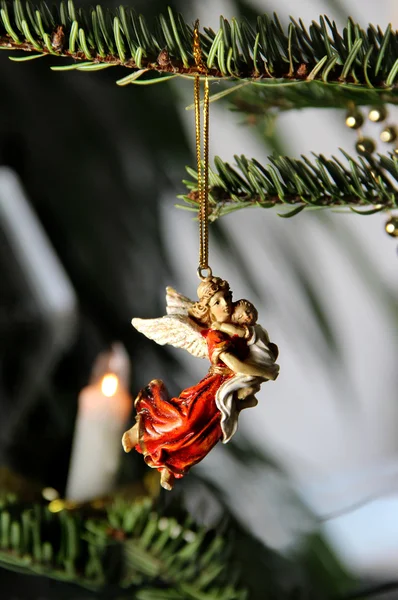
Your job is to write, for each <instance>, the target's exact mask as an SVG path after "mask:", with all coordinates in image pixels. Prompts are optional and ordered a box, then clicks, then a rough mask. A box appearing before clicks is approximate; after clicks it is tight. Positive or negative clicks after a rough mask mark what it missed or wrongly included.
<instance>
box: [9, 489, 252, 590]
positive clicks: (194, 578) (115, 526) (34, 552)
mask: <svg viewBox="0 0 398 600" xmlns="http://www.w3.org/2000/svg"><path fill="white" fill-rule="evenodd" d="M55 502H59V503H60V505H59V508H60V512H53V511H51V510H49V507H47V506H43V505H39V504H36V505H29V506H27V505H20V504H18V503H17V501H16V499H15V498H14V497H10V498H3V499H2V501H1V502H0V566H1V567H3V568H6V569H10V570H14V571H18V572H21V573H25V574H32V575H42V576H46V577H50V578H52V579H58V580H61V581H65V582H70V583H76V584H78V585H80V586H83V587H85V588H88V589H92V590H95V589H99V588H102V587H104V586H105V585H109V584H113V585H118V586H119V587H120V588H131V587H137V586H139V587H140V595H139V596H137V598H138V597H139V598H141V599H142V600H144V598H149V597H150V598H153V599H154V598H156V597H157V595H156V594H157V590H156V588H159V587H160V588H161V592H162V594H163V596H161V597H162V598H166V597H168V596H167V591H168V590H169V591H170V593H171V596H172V598H173V600H186V598H187V597H190V598H199V597H200V599H201V600H214V599H215V598H217V599H220V600H222V599H224V600H245V599H246V597H247V593H246V591H245V590H243V589H242V588H239V587H238V586H237V585H236V580H234V577H233V576H231V565H229V566H228V561H227V554H228V544H227V541H226V540H225V539H223V538H221V537H220V536H219V535H217V534H215V532H209V531H207V530H206V529H205V528H203V527H198V526H195V525H194V524H192V522H191V521H189V522H188V520H187V521H186V522H184V523H182V524H179V523H178V521H177V520H176V519H175V518H170V517H167V516H166V515H164V514H159V513H158V512H155V510H154V506H153V503H152V501H151V500H149V499H142V500H135V501H134V502H131V501H130V502H128V501H126V500H123V499H116V500H114V501H113V502H112V503H110V504H108V505H106V506H105V507H103V508H102V509H94V508H93V507H92V506H84V507H80V509H74V510H66V509H63V510H62V507H63V503H62V501H55Z"/></svg>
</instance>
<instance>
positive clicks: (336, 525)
mask: <svg viewBox="0 0 398 600" xmlns="http://www.w3.org/2000/svg"><path fill="white" fill-rule="evenodd" d="M80 4H81V5H83V3H80ZM103 5H104V6H109V7H112V6H114V5H115V4H113V3H111V2H104V3H103ZM133 6H134V8H136V9H137V11H142V12H143V13H144V14H145V16H146V17H147V18H148V20H149V22H150V21H151V15H157V14H159V13H160V12H163V13H164V12H165V11H166V5H165V3H164V2H161V1H157V0H151V1H149V0H145V1H144V0H135V2H134V4H133ZM173 6H174V7H175V8H176V9H177V10H179V11H181V12H182V13H183V15H184V18H185V19H186V21H188V22H193V21H194V20H195V18H197V17H199V18H200V20H201V26H202V27H204V26H210V27H213V28H214V29H217V28H218V17H219V16H220V15H221V14H222V15H223V16H224V17H227V18H230V17H232V16H237V17H239V16H248V18H249V19H250V18H252V17H253V16H255V15H256V14H260V13H262V12H269V13H272V12H273V11H274V10H276V11H277V12H278V15H279V17H280V19H281V21H282V22H283V23H286V22H287V18H288V16H289V15H292V16H293V17H294V18H296V19H298V18H300V17H301V18H302V19H303V21H304V23H305V24H309V23H310V21H311V20H312V19H318V17H319V14H323V13H325V14H327V15H328V16H329V17H330V18H331V19H335V20H336V22H337V23H338V25H339V27H343V26H344V24H345V21H346V18H347V16H352V17H353V18H354V20H357V21H359V23H360V24H361V26H362V27H366V25H367V24H368V23H369V22H371V23H373V24H375V25H380V27H381V28H382V29H385V27H386V26H387V24H388V23H389V22H392V24H393V27H394V28H395V27H397V25H398V9H397V7H396V4H395V3H394V1H393V0H380V1H379V2H378V3H375V2H372V1H371V0H345V1H344V0H324V1H322V2H320V1H315V0H302V1H300V2H293V1H292V0H290V2H289V1H288V0H279V1H278V3H275V2H273V1H272V0H258V1H256V2H255V1H250V2H249V1H246V0H237V1H236V2H234V1H232V0H231V1H227V0H225V1H220V0H216V1H214V0H212V1H210V0H201V1H200V2H196V3H195V2H187V1H186V0H185V1H182V0H181V1H180V2H175V3H174V4H173ZM57 60H58V62H57ZM50 63H51V64H55V63H56V64H58V63H59V64H63V63H62V61H61V60H59V59H48V58H46V59H44V60H43V61H33V62H29V63H23V64H13V63H11V62H10V61H9V60H8V53H7V52H2V53H1V56H0V73H1V81H2V93H1V95H0V165H1V167H0V250H1V252H0V435H1V439H0V454H1V463H2V464H3V465H6V466H8V467H9V468H11V469H13V470H14V471H17V472H19V473H21V474H22V475H24V476H29V478H30V479H31V480H32V481H34V482H37V484H38V485H44V486H51V487H54V488H56V489H57V490H59V491H60V493H61V494H63V493H64V492H65V486H66V480H67V474H68V466H69V461H70V455H71V447H72V439H73V433H74V426H75V419H76V410H77V403H78V396H79V393H80V390H81V389H82V388H83V387H84V386H86V385H87V383H88V381H89V379H90V375H91V371H92V367H93V363H94V361H95V359H96V358H97V356H98V354H99V353H100V352H103V351H104V350H106V349H107V348H109V346H110V344H111V343H113V342H114V341H119V342H121V343H122V344H123V345H124V347H125V348H126V350H127V352H128V355H129V358H130V362H131V378H130V393H131V395H132V396H133V397H134V396H135V395H136V393H137V392H138V391H139V389H140V388H141V387H143V386H144V385H146V383H147V382H148V381H149V380H150V379H153V378H161V379H164V380H165V381H166V383H167V385H168V387H169V389H170V391H171V392H172V393H175V394H176V393H178V392H179V391H180V390H181V389H183V388H184V387H187V386H189V385H192V384H193V383H194V382H196V381H198V380H199V379H200V378H201V377H202V376H203V374H204V372H205V370H206V367H205V366H204V364H202V362H201V361H197V360H195V359H193V358H190V357H189V356H185V354H184V353H183V352H181V351H177V350H173V349H165V348H161V347H159V346H157V345H156V344H154V343H151V342H150V341H149V340H147V339H146V338H144V337H143V336H141V335H140V334H138V333H137V332H135V331H134V330H133V328H132V327H131V325H130V321H131V318H132V317H133V316H140V317H156V316H160V315H162V314H164V311H165V298H164V289H165V287H166V285H172V286H173V287H175V288H176V289H177V290H179V291H180V292H181V293H183V294H185V295H187V296H190V297H194V296H195V293H196V286H197V277H196V267H197V260H198V257H197V252H198V234H197V222H196V221H194V219H193V217H194V215H193V213H189V212H186V211H182V210H179V209H177V208H175V206H174V205H175V203H176V196H177V195H178V194H182V193H184V186H183V184H182V183H181V180H182V179H183V178H184V177H185V166H186V165H190V166H193V165H194V122H193V112H192V111H187V110H186V107H187V106H188V105H189V104H191V102H192V93H193V89H192V88H193V86H192V84H191V82H189V81H186V80H183V79H181V80H180V79H175V80H173V81H172V82H169V83H162V84H161V85H159V86H149V87H139V86H128V87H125V88H120V87H118V86H117V85H116V84H115V81H116V79H119V78H121V77H123V76H124V75H126V72H125V70H123V69H119V68H113V69H109V70H105V71H100V72H97V73H90V74H89V73H81V72H76V71H72V72H63V73H57V72H53V71H51V70H50V68H49V67H50ZM219 89H220V87H219V84H218V83H217V82H214V83H211V87H210V93H211V94H214V93H216V92H217V91H219ZM231 107H233V96H231V97H230V98H227V99H225V100H223V101H220V102H216V103H214V104H212V105H211V125H210V127H211V155H212V156H214V155H219V156H221V157H222V159H223V160H228V161H233V155H234V154H245V155H246V156H248V157H256V158H257V159H258V160H259V161H260V162H266V160H267V156H268V155H269V154H271V153H272V151H273V150H274V148H275V144H277V145H278V148H279V149H281V151H282V153H286V154H288V155H291V156H295V157H298V156H299V155H300V154H305V155H307V156H309V155H310V153H311V151H314V152H317V153H323V154H325V155H327V156H329V155H332V154H334V155H336V154H337V153H338V149H339V148H340V147H342V148H344V149H345V150H346V151H347V152H349V153H354V146H355V141H356V138H355V134H354V132H352V131H350V130H348V129H347V128H346V127H345V125H344V113H343V112H342V111H337V110H329V109H323V110H316V111H315V110H301V111H296V110H291V111H289V112H286V113H283V114H281V115H280V117H278V120H277V121H276V125H275V131H274V132H273V135H272V136H271V137H272V139H271V142H270V136H269V132H266V131H265V130H264V123H263V122H262V121H260V122H258V123H256V121H255V120H250V119H248V118H247V115H243V114H240V113H238V112H236V111H231V110H229V109H230V108H231ZM390 117H391V118H390V121H391V122H397V120H398V115H397V113H396V112H394V110H391V111H390ZM367 127H369V131H368V133H369V135H370V136H374V137H377V131H376V129H375V125H368V126H367ZM372 128H373V129H372ZM380 151H383V149H382V148H380ZM385 220H386V216H385V215H380V214H377V215H374V216H367V217H361V216H358V215H354V214H347V213H345V214H339V213H332V211H325V212H316V213H311V212H308V213H307V212H304V214H300V215H298V216H296V217H294V218H293V219H291V220H284V219H280V218H279V217H278V216H277V214H276V211H274V210H261V209H250V210H248V209H247V210H244V211H240V212H237V213H234V214H231V215H229V216H227V217H224V218H223V219H222V220H220V222H216V223H215V224H214V225H212V227H211V238H210V263H211V265H212V268H213V272H215V273H216V274H218V275H220V276H222V277H223V278H225V279H227V280H228V281H229V282H230V284H231V288H232V290H233V292H234V297H235V298H240V297H246V298H248V299H250V300H252V301H253V302H254V303H255V304H256V306H257V308H258V310H259V315H260V316H259V321H260V322H261V324H262V325H263V326H264V327H265V328H266V329H267V330H268V331H269V333H270V335H271V338H272V340H274V341H275V342H276V343H277V344H278V345H279V349H280V358H279V361H278V362H279V363H280V366H281V375H280V377H279V379H278V381H277V382H276V383H275V384H274V383H272V384H268V385H267V386H263V389H262V391H261V392H260V394H258V398H259V405H258V406H257V407H256V409H255V410H248V411H245V412H244V413H243V415H242V417H241V419H240V426H239V431H238V433H237V434H236V436H235V438H234V440H233V442H232V443H231V444H229V445H228V446H222V445H221V444H219V445H218V447H216V448H215V450H214V451H213V452H212V453H211V454H210V455H209V456H208V457H207V458H206V460H205V461H204V462H203V463H201V464H200V465H199V466H198V467H196V468H195V469H194V471H193V472H192V474H190V476H189V478H187V479H186V481H185V480H184V481H183V482H181V483H179V484H178V485H179V486H180V487H181V488H183V490H184V494H185V497H186V501H187V503H188V506H189V508H190V509H191V510H192V511H193V512H194V513H195V514H196V515H198V518H200V519H202V520H203V521H204V522H208V523H210V524H211V523H212V522H214V521H216V520H217V518H218V517H219V516H220V514H222V512H223V511H224V510H229V511H231V512H232V514H233V515H234V516H235V517H236V518H237V519H238V521H239V522H240V523H241V524H242V526H243V527H244V528H246V529H247V530H248V531H249V532H252V533H253V534H255V535H256V536H257V537H258V538H259V539H260V540H261V541H262V542H264V543H265V544H266V545H267V546H269V547H271V548H273V549H275V550H277V551H278V552H281V553H286V552H289V549H291V548H292V547H294V546H295V545H296V544H297V543H298V540H299V539H300V536H301V535H302V534H303V532H309V531H313V530H317V531H320V532H321V533H322V535H324V536H325V539H327V540H328V542H329V543H330V544H331V546H332V548H333V549H334V551H335V552H336V554H337V556H338V557H339V558H340V560H341V561H342V562H343V564H344V565H345V566H346V568H347V570H349V571H350V572H352V573H354V574H355V575H357V576H358V577H359V578H363V579H367V578H370V579H375V580H378V581H379V580H380V581H383V580H389V579H392V578H394V577H396V564H397V559H398V404H397V389H398V372H397V369H396V361H397V350H398V337H397V329H396V325H397V292H398V278H397V276H396V273H397V249H396V243H394V241H393V240H392V239H391V238H389V237H388V236H387V235H386V234H385V232H384V222H385ZM131 422H132V418H131ZM145 472H146V468H145V467H144V465H143V461H142V458H141V457H140V456H138V455H134V456H131V455H129V456H125V455H123V456H121V476H120V477H121V481H122V482H124V483H126V482H130V481H139V480H140V479H141V478H142V477H143V475H144V473H145ZM198 490H201V492H200V493H198ZM173 493H174V492H173ZM3 577H4V578H7V577H9V576H8V575H7V574H4V572H0V582H1V581H2V578H3ZM4 581H6V579H4ZM7 581H8V580H7ZM19 593H21V592H19ZM23 597H25V596H23ZM26 597H27V596H26Z"/></svg>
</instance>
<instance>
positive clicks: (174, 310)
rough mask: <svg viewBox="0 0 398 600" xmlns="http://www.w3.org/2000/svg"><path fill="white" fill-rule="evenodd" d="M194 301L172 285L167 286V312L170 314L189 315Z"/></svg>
mask: <svg viewBox="0 0 398 600" xmlns="http://www.w3.org/2000/svg"><path fill="white" fill-rule="evenodd" d="M193 304H194V303H193V302H192V300H190V299H189V298H187V297H186V296H183V295H182V294H180V293H179V292H177V291H176V290H175V289H174V288H172V287H170V286H169V287H167V288H166V312H167V314H168V315H176V314H178V315H187V314H188V309H189V308H190V307H191V306H192V305H193Z"/></svg>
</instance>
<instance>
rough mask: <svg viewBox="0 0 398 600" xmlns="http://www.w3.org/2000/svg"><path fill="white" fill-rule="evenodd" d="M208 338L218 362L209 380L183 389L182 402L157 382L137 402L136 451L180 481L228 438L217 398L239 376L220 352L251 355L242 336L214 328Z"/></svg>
mask: <svg viewBox="0 0 398 600" xmlns="http://www.w3.org/2000/svg"><path fill="white" fill-rule="evenodd" d="M202 335H204V337H205V338H206V341H207V347H208V351H209V358H210V360H211V362H212V367H210V370H209V372H208V374H207V375H206V377H204V378H203V379H202V380H201V381H200V382H199V383H198V384H196V385H194V386H192V387H190V388H187V389H186V390H183V391H182V392H181V394H180V396H179V397H178V398H169V395H168V392H167V389H166V386H165V385H164V383H163V382H162V381H161V380H159V379H154V380H153V381H151V382H150V383H149V384H148V385H147V387H146V388H144V389H143V390H141V392H140V393H139V395H138V396H137V399H136V401H135V408H136V411H137V422H138V430H139V443H138V444H137V446H136V447H135V449H136V450H137V451H138V452H140V453H142V454H143V455H144V459H145V462H146V463H147V464H148V465H149V466H150V467H154V468H157V469H159V470H161V469H162V468H164V467H167V468H168V469H169V470H170V471H171V472H172V473H173V474H174V475H175V477H177V478H181V477H183V476H184V475H186V473H187V472H188V471H189V469H190V468H191V467H192V466H193V465H195V464H196V463H198V462H199V461H201V460H202V459H203V458H204V457H205V456H206V454H208V452H210V450H211V449H212V448H213V447H214V446H215V445H216V444H217V442H218V441H219V440H220V439H221V438H222V431H221V427H220V418H221V413H220V412H219V410H218V408H217V406H216V402H215V397H216V393H217V390H218V389H219V387H220V386H221V385H222V384H223V383H224V381H226V380H227V379H229V378H230V377H232V376H233V375H234V372H233V371H231V370H230V369H228V367H226V365H225V364H224V363H223V362H222V361H220V360H219V355H220V353H222V352H231V353H233V354H234V355H235V356H237V357H238V358H240V359H241V360H244V358H245V357H246V353H247V346H246V344H245V343H244V342H243V340H241V339H240V338H237V337H235V336H234V337H233V338H230V337H229V336H228V335H226V334H224V333H222V332H220V331H213V330H212V329H207V330H205V331H204V332H203V334H202ZM242 342H243V343H242Z"/></svg>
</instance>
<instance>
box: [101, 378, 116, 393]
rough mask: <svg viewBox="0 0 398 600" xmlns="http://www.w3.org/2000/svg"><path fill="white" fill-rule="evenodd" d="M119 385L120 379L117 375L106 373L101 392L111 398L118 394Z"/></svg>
mask: <svg viewBox="0 0 398 600" xmlns="http://www.w3.org/2000/svg"><path fill="white" fill-rule="evenodd" d="M118 387H119V380H118V378H117V377H116V375H105V376H104V377H103V378H102V381H101V392H102V393H103V394H104V396H107V397H108V398H111V397H112V396H114V395H115V394H116V391H117V388H118Z"/></svg>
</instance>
